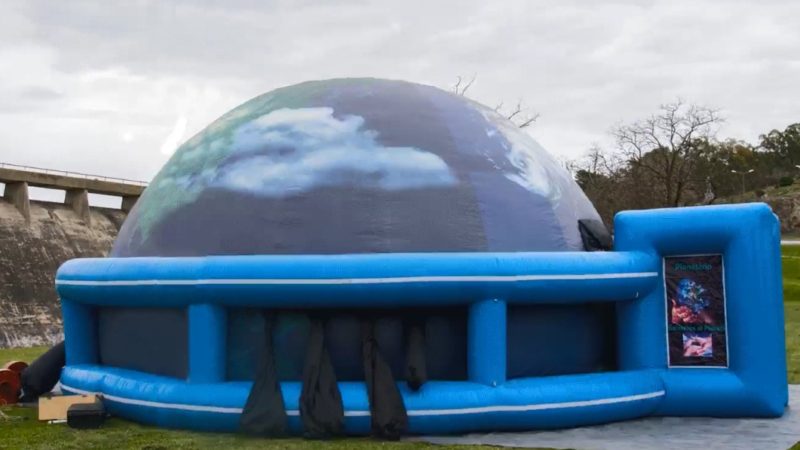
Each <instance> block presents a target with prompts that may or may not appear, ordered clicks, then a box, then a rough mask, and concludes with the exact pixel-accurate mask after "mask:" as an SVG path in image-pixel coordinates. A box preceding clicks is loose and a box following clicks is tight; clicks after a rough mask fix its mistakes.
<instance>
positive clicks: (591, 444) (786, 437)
mask: <svg viewBox="0 0 800 450" xmlns="http://www.w3.org/2000/svg"><path fill="white" fill-rule="evenodd" d="M421 440H423V441H428V442H432V443H437V444H488V445H501V446H509V447H553V448H575V449H583V450H640V449H644V448H646V449H664V450H673V449H676V448H680V449H690V448H691V449H701V450H707V449H716V448H725V449H732V450H739V449H741V450H753V449H759V450H785V449H787V448H789V447H791V446H792V445H794V444H795V443H797V442H798V441H800V385H791V386H789V409H787V410H786V414H785V415H784V416H783V417H781V418H780V419H713V418H704V417H690V418H682V417H651V418H647V419H641V420H632V421H628V422H620V423H612V424H608V425H601V426H594V427H583V428H573V429H569V430H560V431H540V432H525V433H489V434H468V435H465V436H457V437H423V438H421Z"/></svg>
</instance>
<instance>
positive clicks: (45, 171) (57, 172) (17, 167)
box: [0, 162, 147, 186]
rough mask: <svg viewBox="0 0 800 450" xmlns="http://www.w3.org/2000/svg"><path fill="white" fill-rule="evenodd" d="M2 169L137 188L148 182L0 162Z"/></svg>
mask: <svg viewBox="0 0 800 450" xmlns="http://www.w3.org/2000/svg"><path fill="white" fill-rule="evenodd" d="M0 169H13V170H23V171H26V172H36V173H43V174H46V175H60V176H67V177H73V178H82V179H85V180H97V181H110V182H115V183H124V184H135V185H137V186H147V182H146V181H141V180H131V179H128V178H118V177H107V176H105V175H94V174H89V173H82V172H72V171H68V170H57V169H45V168H43V167H35V166H23V165H18V164H10V163H1V162H0Z"/></svg>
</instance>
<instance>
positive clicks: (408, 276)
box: [56, 80, 788, 434]
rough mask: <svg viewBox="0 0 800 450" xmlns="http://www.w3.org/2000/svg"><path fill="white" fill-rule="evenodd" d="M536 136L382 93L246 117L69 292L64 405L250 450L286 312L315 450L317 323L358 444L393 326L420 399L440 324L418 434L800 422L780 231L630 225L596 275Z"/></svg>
mask: <svg viewBox="0 0 800 450" xmlns="http://www.w3.org/2000/svg"><path fill="white" fill-rule="evenodd" d="M409 111H414V112H415V113H414V114H412V115H408V114H407V113H408V112H409ZM400 113H402V114H401V115H402V120H401V119H400V118H398V121H397V122H392V121H391V119H392V117H398V116H397V114H400ZM453 117H458V118H459V119H458V120H460V122H458V123H454V122H452V120H453V119H452V118H453ZM403 120H405V121H410V122H411V123H410V124H409V123H405V122H403ZM403 127H406V128H404V129H403V130H401V131H398V128H403ZM521 134H522V133H521V132H519V131H518V130H514V129H513V127H510V126H508V125H507V124H504V123H503V121H502V120H501V119H500V118H498V117H496V116H495V115H493V113H492V112H491V111H488V110H486V109H485V108H483V107H481V106H479V105H475V104H473V103H472V102H470V101H468V100H466V99H463V98H462V97H458V96H454V95H451V94H448V93H444V92H442V91H438V90H436V89H433V88H429V87H426V86H419V85H412V84H409V83H401V82H390V81H383V80H332V81H327V82H315V83H310V84H304V85H299V86H295V87H290V88H285V89H284V90H279V91H275V92H274V93H270V94H266V96H262V97H259V98H257V99H255V100H253V101H251V102H249V103H247V104H245V105H243V106H242V107H240V108H237V109H235V110H233V111H232V112H231V113H229V114H227V115H226V116H223V117H222V118H221V119H220V120H219V121H218V122H216V123H215V124H212V125H211V126H210V127H209V128H208V129H206V130H205V131H203V132H202V133H201V134H200V135H198V136H196V137H195V138H193V139H192V140H190V141H189V142H187V144H185V145H184V147H182V148H181V149H179V151H178V152H177V153H176V155H175V156H174V157H173V159H172V160H171V161H170V163H168V164H167V166H166V167H165V169H164V170H162V172H161V173H160V174H159V175H158V176H157V177H156V179H155V180H154V181H153V183H152V184H151V186H150V187H148V189H147V191H146V193H145V195H144V196H143V197H142V199H141V200H140V201H139V203H138V204H137V205H136V207H135V209H134V211H133V212H132V213H131V216H130V217H129V219H128V221H127V222H126V223H125V225H124V226H123V229H122V230H121V232H120V238H119V240H118V242H117V244H116V245H115V248H114V251H113V252H112V255H111V257H109V258H97V259H80V260H72V261H68V262H67V263H65V264H64V265H63V266H62V267H61V268H60V269H59V271H58V274H57V277H56V285H57V290H58V293H59V296H60V298H61V302H62V308H63V315H64V332H65V339H66V357H67V365H66V367H65V368H64V370H63V372H62V376H61V384H62V387H63V389H64V390H65V391H66V392H70V393H76V394H82V393H88V392H97V393H101V394H102V395H103V396H104V398H105V402H106V407H107V409H108V410H109V411H110V412H111V413H112V414H116V415H119V416H121V417H126V418H130V419H133V420H137V421H139V422H143V423H149V424H155V425H159V426H165V427H177V428H188V429H198V430H221V431H236V430H239V429H240V418H241V415H242V411H243V408H244V407H245V403H246V401H247V399H248V395H249V393H250V391H251V388H252V386H253V384H254V383H253V379H254V376H255V375H254V372H255V369H254V367H253V366H254V363H253V361H254V358H256V354H257V353H258V352H260V351H261V350H263V349H259V344H257V343H258V342H260V340H263V331H261V333H262V334H259V330H262V328H261V327H260V325H259V323H258V317H260V316H259V314H256V312H263V311H266V312H268V313H274V315H275V317H276V318H278V321H277V325H276V329H275V331H274V333H273V340H274V347H275V350H274V352H275V357H276V360H277V363H276V365H277V372H278V378H279V380H280V384H279V386H280V393H281V394H282V398H283V401H284V403H285V410H286V415H287V417H288V427H289V430H290V431H292V432H294V433H301V432H303V422H302V421H301V412H300V410H301V408H300V404H299V402H300V397H301V390H302V386H301V382H300V374H299V372H300V371H301V370H300V369H299V368H298V364H301V363H302V353H303V344H304V343H305V342H306V341H305V340H304V339H307V338H306V337H305V336H306V335H307V331H308V329H307V327H306V326H305V325H303V321H302V320H296V319H297V317H298V314H299V315H301V316H302V315H303V314H306V313H314V312H317V313H318V314H325V315H327V316H330V318H331V319H330V321H329V323H328V326H329V329H327V333H328V336H327V339H328V346H329V347H330V352H331V358H332V360H333V366H334V367H335V370H336V375H337V377H338V379H339V381H338V388H339V391H340V392H341V403H342V407H343V409H344V431H345V432H346V433H349V434H368V433H369V432H370V429H371V425H370V420H371V417H370V416H371V412H370V411H371V409H370V399H369V398H368V394H367V389H366V388H365V383H364V381H363V374H362V373H360V372H359V369H353V367H359V366H360V361H359V358H360V356H359V354H358V351H357V350H355V352H354V351H353V349H352V347H353V345H351V344H352V342H353V339H351V335H352V334H353V333H352V329H353V327H352V326H351V325H349V324H350V322H348V321H349V320H350V319H348V318H347V317H349V316H347V314H357V313H358V312H359V311H371V312H372V314H375V315H378V316H381V315H382V316H385V317H387V319H386V321H384V322H381V323H380V324H379V325H378V326H377V327H378V334H379V336H378V341H379V342H380V345H381V348H382V350H384V351H385V353H386V357H387V360H388V361H389V364H390V366H392V370H393V371H394V372H395V378H397V379H398V380H402V367H401V368H399V369H398V368H397V367H399V366H402V364H403V361H402V359H403V352H402V350H397V348H400V347H402V345H400V344H398V342H399V341H402V340H403V338H402V332H399V333H398V332H396V329H397V326H395V325H396V324H393V322H392V320H394V319H392V317H394V316H396V315H398V314H404V311H406V312H408V311H411V314H414V315H415V316H419V317H422V318H426V317H427V319H426V320H427V322H426V328H425V330H426V332H427V335H428V343H427V344H426V345H427V346H426V347H425V350H426V352H427V353H428V355H427V358H428V371H429V377H428V378H429V379H428V381H427V382H425V383H424V385H422V386H421V388H419V389H418V390H412V389H410V388H409V387H408V386H406V384H405V383H403V382H398V383H397V386H398V389H399V392H400V395H401V397H402V403H403V405H404V407H405V410H406V412H407V416H408V429H407V431H408V432H410V433H415V434H422V433H436V434H440V433H462V432H473V431H498V430H528V429H547V428H558V427H574V426H580V425H588V424H597V423H604V422H611V421H619V420H626V419H633V418H638V417H645V416H651V415H661V416H715V417H777V416H780V415H782V414H783V411H784V407H785V405H786V404H787V399H788V394H787V377H786V360H785V343H784V325H783V300H782V278H781V260H780V233H779V225H778V221H777V218H776V217H775V215H774V214H773V213H772V211H771V210H770V209H769V207H768V206H767V205H765V204H744V205H729V206H706V207H689V208H675V209H663V210H648V211H628V212H622V213H619V214H618V215H617V217H616V218H615V224H614V225H615V226H614V232H615V235H614V246H613V250H612V251H594V252H587V251H582V250H583V247H582V245H581V242H582V241H581V234H580V232H579V226H578V221H579V220H586V219H588V220H596V219H597V213H596V212H595V211H594V209H593V207H592V206H591V204H590V203H589V202H588V200H587V199H586V197H585V196H583V193H582V192H580V189H579V188H578V187H577V185H576V184H575V183H574V182H573V181H572V180H571V179H570V178H569V176H568V175H566V174H565V173H562V172H564V171H563V170H561V169H560V168H558V166H557V164H555V163H554V162H553V161H552V160H551V159H549V157H548V156H547V155H546V153H544V152H543V151H540V149H539V148H538V147H536V144H535V143H533V141H531V140H530V139H529V138H528V137H527V136H521ZM531 148H533V150H531ZM353 154H354V155H355V157H353V156H352V155H353ZM242 205H244V206H242ZM342 311H344V312H342ZM354 312H355V313H354ZM342 314H344V315H342ZM392 330H395V331H392ZM355 340H356V342H357V338H355ZM398 346H399V347H398ZM437 364H438V365H437Z"/></svg>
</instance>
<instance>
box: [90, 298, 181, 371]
mask: <svg viewBox="0 0 800 450" xmlns="http://www.w3.org/2000/svg"><path fill="white" fill-rule="evenodd" d="M97 323H98V342H99V346H100V348H99V353H100V363H101V364H103V365H106V366H112V367H121V368H124V369H133V370H140V371H142V372H147V373H152V374H157V375H166V376H170V377H176V378H186V375H187V373H188V370H189V334H188V333H189V328H188V324H187V319H186V310H184V309H165V308H98V309H97Z"/></svg>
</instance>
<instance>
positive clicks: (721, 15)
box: [0, 0, 800, 179]
mask: <svg viewBox="0 0 800 450" xmlns="http://www.w3.org/2000/svg"><path fill="white" fill-rule="evenodd" d="M4 9H5V11H4V15H3V18H2V21H3V26H2V27H0V105H3V107H2V108H0V134H2V135H3V136H4V140H3V142H2V143H0V161H8V162H17V163H27V164H35V165H45V166H57V167H60V168H64V169H70V170H81V171H88V172H101V173H104V174H109V175H118V176H124V177H130V178H144V179H147V178H150V177H151V176H152V175H154V174H155V172H156V171H157V169H158V168H159V167H160V165H161V164H163V163H164V162H165V159H166V157H165V156H164V155H162V154H161V153H160V151H159V148H160V147H161V144H162V143H163V141H164V139H165V138H166V137H167V136H168V135H169V133H170V131H171V129H172V125H173V124H174V123H175V121H176V118H178V117H186V118H187V120H188V131H189V133H187V135H188V136H191V135H192V134H193V133H194V132H197V131H199V130H200V129H202V128H203V127H204V126H205V125H207V124H208V123H210V122H211V121H212V120H214V119H215V118H216V117H218V116H220V115H221V114H223V113H224V112H226V111H227V110H229V109H230V108H232V107H234V106H236V105H238V104H240V103H242V102H244V101H245V100H247V99H249V98H251V97H253V96H255V95H257V94H260V93H262V92H265V91H268V90H270V89H273V88H276V87H279V86H282V85H287V84H293V83H296V82H300V81H303V80H307V79H322V78H333V77H343V76H376V77H386V78H396V79H406V80H409V81H416V82H422V83H427V84H433V85H437V86H442V87H448V86H449V85H451V84H452V82H453V81H454V79H455V76H456V75H466V76H470V75H472V74H477V75H478V79H477V82H476V83H475V85H474V87H473V88H472V89H471V91H470V93H471V95H472V96H473V97H474V98H476V99H477V100H479V101H482V102H484V103H488V104H492V105H493V104H496V103H497V102H499V101H501V100H503V101H506V103H509V102H515V101H516V100H517V99H523V100H525V102H526V103H527V104H529V105H531V106H532V107H533V108H534V109H535V110H536V111H538V112H540V113H541V119H540V121H539V122H538V123H537V124H536V125H535V126H534V127H533V128H532V129H531V131H530V132H531V134H533V135H534V136H535V137H536V138H537V140H538V141H539V142H541V143H542V144H543V146H544V147H545V148H547V149H548V150H549V151H550V152H551V153H553V154H555V155H556V156H561V157H564V156H568V157H575V156H578V155H580V154H581V152H583V151H584V150H585V149H586V148H588V147H589V145H590V144H591V143H592V142H594V141H598V142H601V143H602V142H605V141H606V140H607V139H608V138H607V130H608V128H609V127H610V126H611V125H613V124H614V123H616V122H619V121H629V120H634V119H637V118H639V117H642V116H643V115H646V114H649V113H651V112H652V111H653V110H654V109H655V108H656V107H657V105H658V104H659V103H663V102H666V101H670V100H673V99H675V98H676V97H677V96H680V97H682V98H684V99H686V100H688V101H693V102H698V103H703V104H706V105H709V106H714V107H718V108H720V109H722V112H723V114H724V115H725V116H726V117H727V119H728V120H727V122H726V124H725V126H724V127H723V128H722V129H721V130H720V132H721V134H723V135H726V136H731V137H736V138H743V139H748V140H751V141H752V140H754V139H755V138H756V137H757V135H758V134H759V133H762V132H765V131H768V130H769V129H771V128H779V127H784V126H786V125H787V124H789V123H791V122H795V121H798V120H800V103H798V102H797V99H798V98H800V83H797V80H798V79H800V59H798V55H800V31H798V30H799V29H800V27H797V26H796V23H795V22H796V18H797V17H798V16H800V3H797V2H794V1H790V0H785V1H778V0H774V1H761V2H746V1H735V0H732V1H710V2H694V1H674V2H655V1H632V0H631V1H610V2H602V3H598V2H590V1H557V0H548V1H538V2H528V1H503V2H485V1H480V0H460V1H458V2H455V1H453V2H423V1H421V0H419V1H408V2H388V1H387V2H366V1H345V2H339V1H337V2H327V1H325V2H323V1H303V2H293V1H291V2H290V1H274V2H260V1H244V0H237V1H234V2H211V1H207V2H200V1H195V2H191V3H190V2H183V1H158V2H156V1H136V2H133V1H131V2H117V3H114V4H113V5H109V4H108V3H107V2H101V1H81V2H52V1H21V0H19V1H14V0H12V2H11V3H10V4H8V5H7V6H6V7H5V8H4ZM30 89H34V90H33V91H31V90H30ZM26 90H27V91H26ZM36 90H38V94H37V93H36V92H37V91H36ZM26 92H27V93H26ZM46 93H50V94H57V95H50V96H48V95H47V94H46ZM123 136H124V137H125V139H123ZM54 143H58V145H57V146H54V145H53V144H54Z"/></svg>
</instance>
